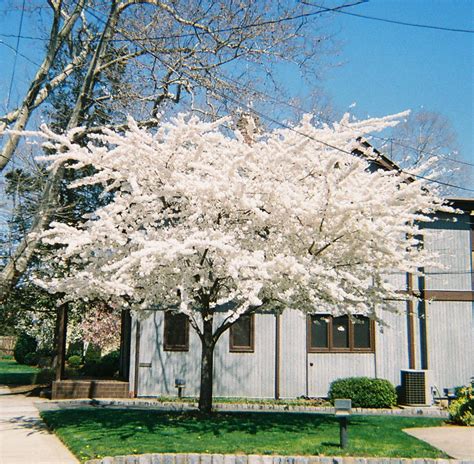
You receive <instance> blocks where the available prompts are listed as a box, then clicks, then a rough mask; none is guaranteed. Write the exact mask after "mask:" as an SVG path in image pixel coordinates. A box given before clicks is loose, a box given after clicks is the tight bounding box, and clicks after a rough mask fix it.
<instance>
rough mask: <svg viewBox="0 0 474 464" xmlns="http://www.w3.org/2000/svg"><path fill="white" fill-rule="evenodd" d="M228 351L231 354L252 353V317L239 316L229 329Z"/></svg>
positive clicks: (250, 315) (249, 315)
mask: <svg viewBox="0 0 474 464" xmlns="http://www.w3.org/2000/svg"><path fill="white" fill-rule="evenodd" d="M229 341H230V343H229V350H230V351H231V352H233V353H253V351H254V349H255V347H254V315H253V314H244V315H243V316H240V317H239V318H238V319H237V320H236V321H235V322H234V323H233V324H232V325H231V326H230V329H229Z"/></svg>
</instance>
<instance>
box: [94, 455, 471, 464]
mask: <svg viewBox="0 0 474 464" xmlns="http://www.w3.org/2000/svg"><path fill="white" fill-rule="evenodd" d="M86 464H474V461H470V460H469V461H466V460H459V459H428V458H415V459H408V458H363V457H339V456H334V457H333V456H331V457H329V456H269V455H263V456H260V455H257V454H251V455H245V454H141V455H129V456H115V457H105V458H101V459H92V460H90V461H86Z"/></svg>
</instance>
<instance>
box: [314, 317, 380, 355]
mask: <svg viewBox="0 0 474 464" xmlns="http://www.w3.org/2000/svg"><path fill="white" fill-rule="evenodd" d="M312 316H325V317H328V318H329V321H328V323H327V331H328V334H327V338H328V346H327V347H313V346H311V323H312V322H311V320H312ZM355 316H356V317H357V315H355ZM363 317H367V316H363ZM333 320H334V316H332V315H331V314H325V313H314V314H308V316H307V318H306V348H307V352H308V353H375V321H374V320H373V319H369V323H370V325H369V340H370V347H369V348H357V347H355V346H354V322H352V321H351V320H350V318H349V347H348V348H339V347H336V348H335V347H333V336H332V333H333Z"/></svg>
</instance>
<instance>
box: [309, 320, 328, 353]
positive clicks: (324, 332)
mask: <svg viewBox="0 0 474 464" xmlns="http://www.w3.org/2000/svg"><path fill="white" fill-rule="evenodd" d="M328 320H329V319H328V316H325V315H314V316H311V332H310V333H311V336H310V346H311V348H329V337H328Z"/></svg>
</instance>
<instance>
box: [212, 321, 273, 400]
mask: <svg viewBox="0 0 474 464" xmlns="http://www.w3.org/2000/svg"><path fill="white" fill-rule="evenodd" d="M254 322H255V350H254V352H253V353H231V352H230V351H229V331H228V330H227V331H226V332H224V334H223V335H222V336H221V338H220V340H219V341H218V342H217V346H216V352H215V357H214V378H215V387H214V388H215V395H216V396H230V397H232V396H234V397H235V396H246V397H255V398H271V397H273V396H274V392H275V390H274V386H275V316H273V315H271V314H255V321H254Z"/></svg>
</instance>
